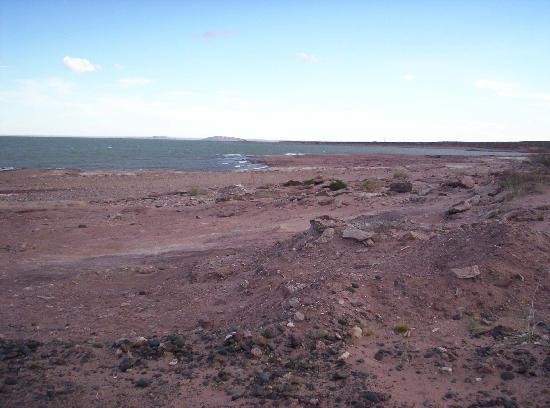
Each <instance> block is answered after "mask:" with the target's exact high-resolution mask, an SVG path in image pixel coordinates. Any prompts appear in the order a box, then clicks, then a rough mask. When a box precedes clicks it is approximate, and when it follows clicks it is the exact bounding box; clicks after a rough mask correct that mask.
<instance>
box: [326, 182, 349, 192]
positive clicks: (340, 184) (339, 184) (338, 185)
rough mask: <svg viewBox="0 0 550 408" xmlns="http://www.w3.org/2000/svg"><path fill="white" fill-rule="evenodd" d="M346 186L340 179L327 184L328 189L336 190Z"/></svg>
mask: <svg viewBox="0 0 550 408" xmlns="http://www.w3.org/2000/svg"><path fill="white" fill-rule="evenodd" d="M347 187H348V185H347V184H346V183H345V182H343V181H342V180H334V181H333V182H332V183H330V184H329V185H328V188H329V190H330V191H338V190H342V189H344V188H347Z"/></svg>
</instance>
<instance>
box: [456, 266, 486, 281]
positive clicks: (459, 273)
mask: <svg viewBox="0 0 550 408" xmlns="http://www.w3.org/2000/svg"><path fill="white" fill-rule="evenodd" d="M451 272H452V273H454V275H455V276H456V277H457V278H459V279H473V278H475V277H476V276H479V275H481V272H479V267H478V266H477V265H473V266H466V267H465V268H453V269H451Z"/></svg>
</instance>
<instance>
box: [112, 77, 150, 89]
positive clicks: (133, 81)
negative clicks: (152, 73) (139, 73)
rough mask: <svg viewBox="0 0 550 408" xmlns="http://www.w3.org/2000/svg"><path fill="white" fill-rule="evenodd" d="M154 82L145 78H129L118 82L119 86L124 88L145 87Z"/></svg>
mask: <svg viewBox="0 0 550 408" xmlns="http://www.w3.org/2000/svg"><path fill="white" fill-rule="evenodd" d="M151 82H153V81H152V80H150V79H148V78H143V77H128V78H122V79H119V80H118V84H119V85H120V86H121V87H123V88H130V87H132V86H145V85H149V84H150V83H151Z"/></svg>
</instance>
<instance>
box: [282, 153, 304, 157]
mask: <svg viewBox="0 0 550 408" xmlns="http://www.w3.org/2000/svg"><path fill="white" fill-rule="evenodd" d="M285 156H305V153H285Z"/></svg>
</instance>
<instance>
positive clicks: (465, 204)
mask: <svg viewBox="0 0 550 408" xmlns="http://www.w3.org/2000/svg"><path fill="white" fill-rule="evenodd" d="M480 199H481V196H479V195H475V196H473V197H471V198H469V199H467V200H464V201H461V202H460V203H458V204H455V205H453V206H452V207H451V208H449V209H448V210H447V212H446V214H447V215H453V214H458V213H463V212H465V211H468V210H469V209H470V208H472V206H473V205H475V204H477V203H479V201H480Z"/></svg>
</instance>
